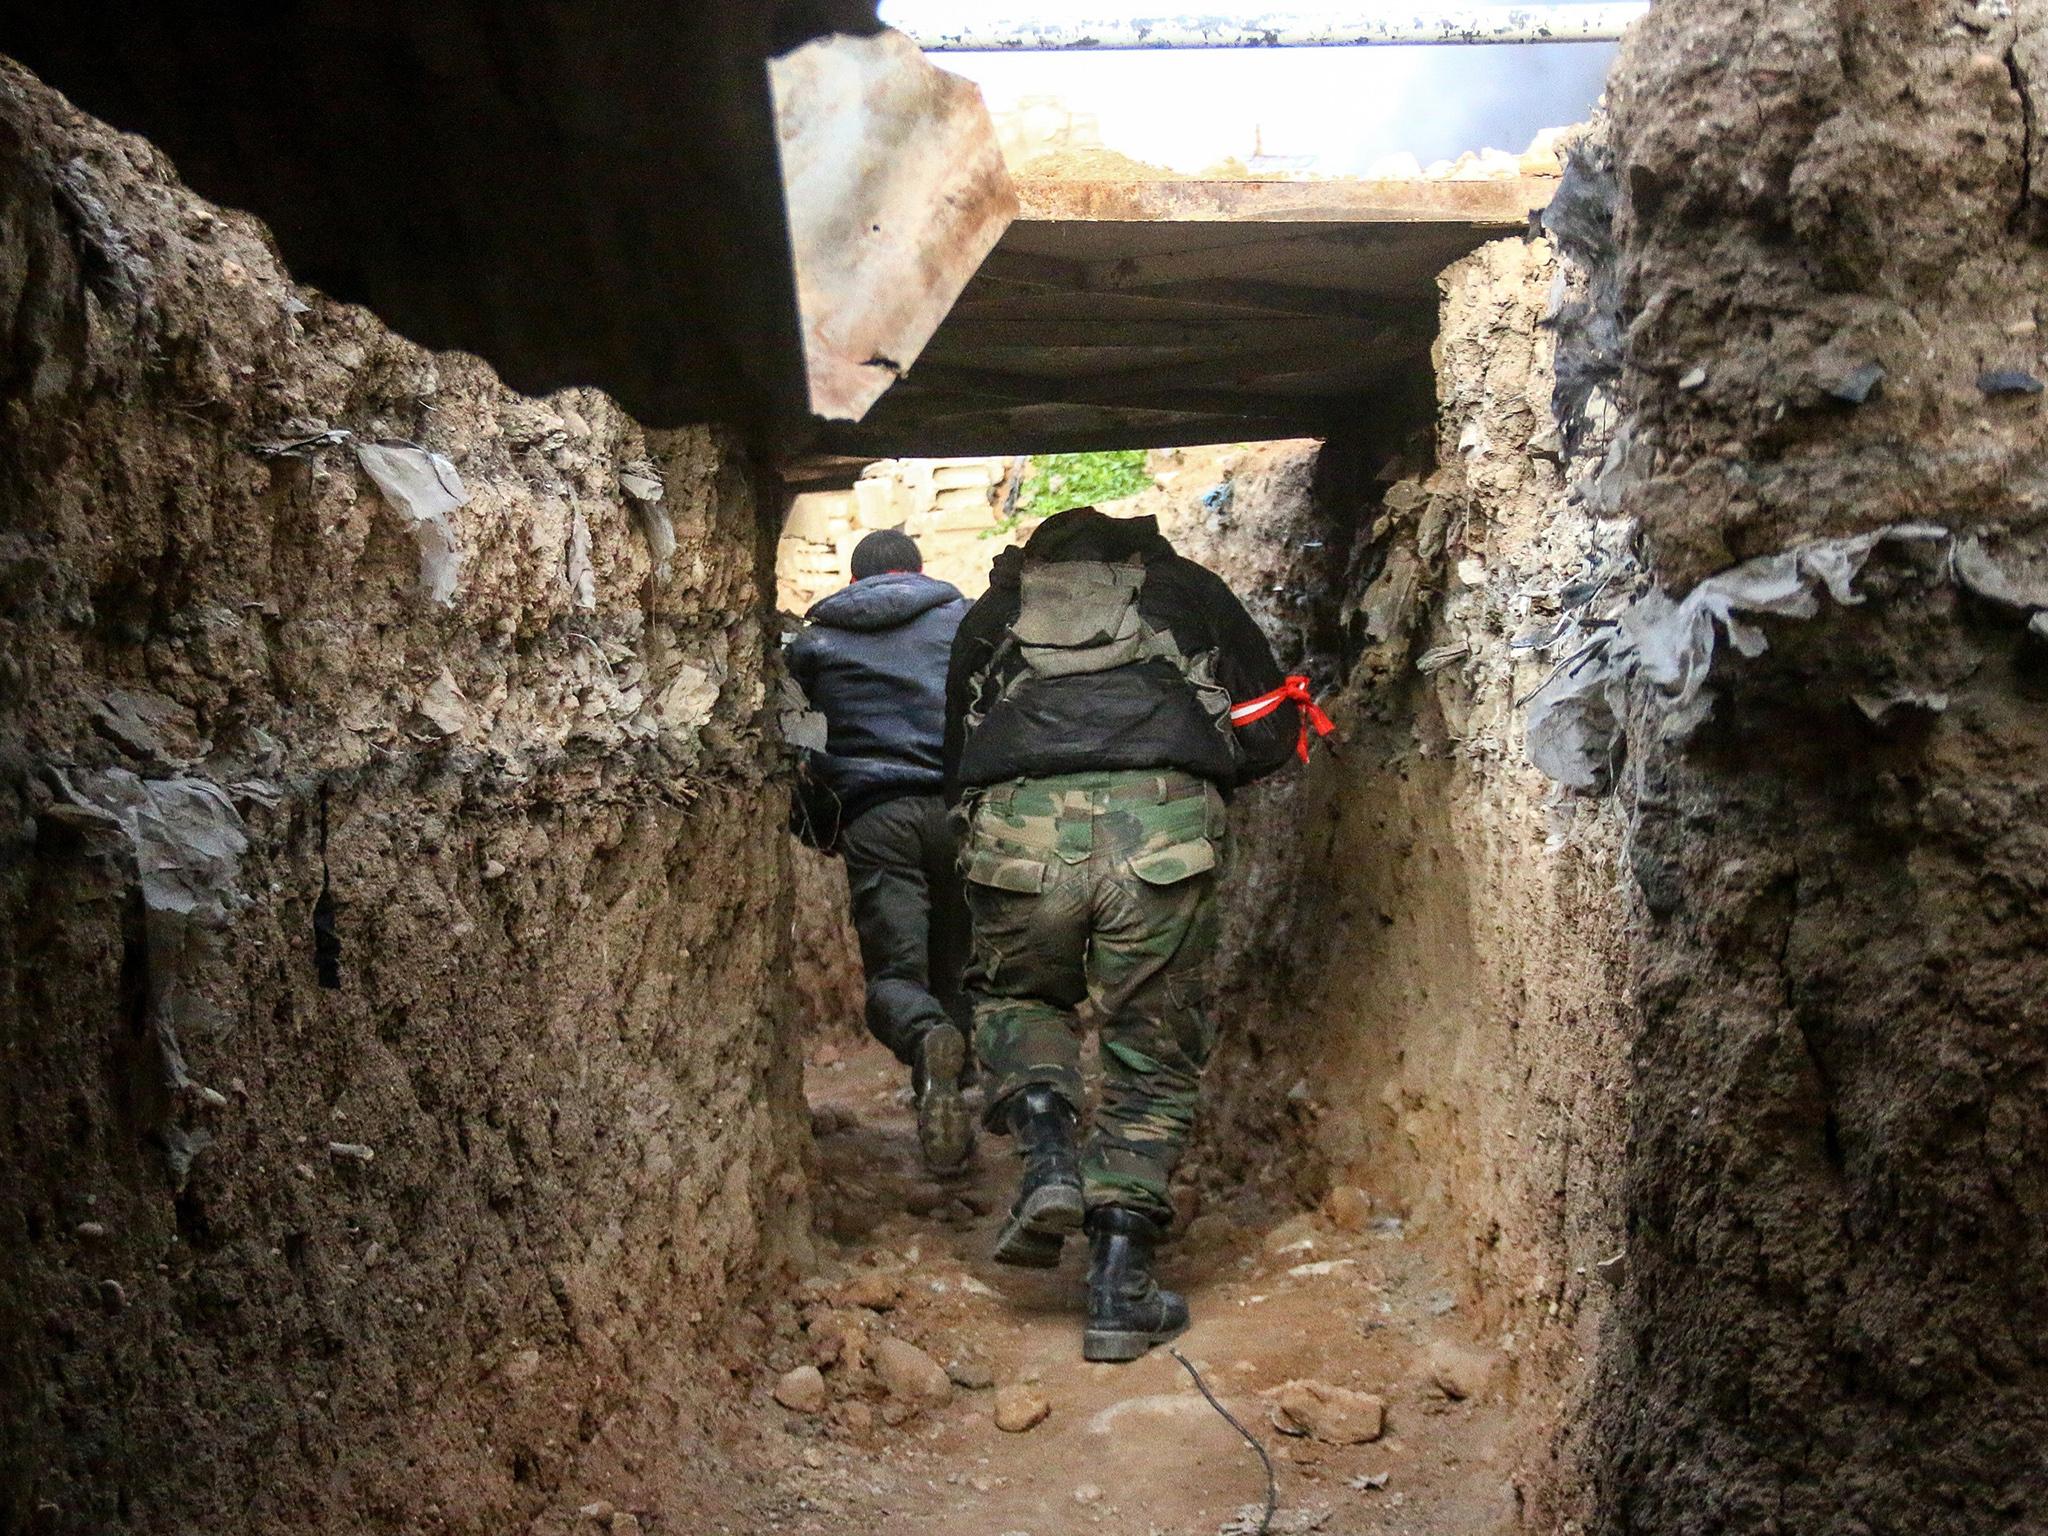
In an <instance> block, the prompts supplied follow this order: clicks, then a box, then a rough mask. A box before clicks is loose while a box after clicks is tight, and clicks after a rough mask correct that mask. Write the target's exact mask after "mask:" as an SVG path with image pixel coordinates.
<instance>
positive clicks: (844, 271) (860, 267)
mask: <svg viewBox="0 0 2048 1536" xmlns="http://www.w3.org/2000/svg"><path fill="white" fill-rule="evenodd" d="M769 77H770V84H771V87H772V89H773V92H774V98H775V123H776V136H777V138H778V140H779V143H780V149H781V156H782V181H783V194H784V199H785V202H786V205H787V208H788V213H789V226H790V243H791V247H792V256H793V259H794V264H795V268H796V289H797V308H798V311H799V313H800V315H801V318H802V325H803V340H804V366H805V372H806V375H807V379H808V384H809V391H810V407H811V411H812V413H813V414H814V415H817V416H821V417H824V418H825V419H827V420H831V421H859V420H860V419H861V418H862V417H863V416H865V415H866V414H867V411H868V408H869V407H870V406H871V405H873V404H874V403H875V401H876V400H877V399H879V398H880V397H881V395H882V393H883V392H884V391H885V390H887V389H888V388H889V386H890V385H891V384H893V383H894V382H895V381H896V378H897V376H898V375H899V374H900V373H901V372H903V370H905V369H907V368H908V367H909V366H910V365H911V364H912V363H913V362H915V361H916V359H917V355H918V353H920V352H921V351H923V350H924V344H925V343H926V342H927V341H928V340H930V338H931V335H932V332H934V331H935V330H937V329H938V327H939V322H940V321H941V320H943V319H944V318H945V317H946V312H947V311H948V310H949V309H951V308H952V307H953V301H954V300H955V299H956V298H958V297H959V295H960V290H961V289H963V288H965V287H966V286H967V281H968V279H969V278H971V277H972V276H973V275H974V273H975V269H976V268H978V267H979V266H980V265H981V262H982V258H983V257H985V256H987V255H988V253H989V252H990V251H991V250H992V249H994V247H995V244H996V242H997V241H998V240H1000V239H1001V238H1002V236H1003V231H1004V230H1005V229H1007V228H1008V227H1009V224H1010V220H1011V219H1012V218H1014V217H1015V216H1016V213H1017V194H1016V192H1015V190H1014V189H1013V188H1012V187H1011V185H1010V178H1009V174H1008V172H1006V171H1005V170H1004V168H1003V156H1002V151H1001V149H1000V148H999V147H998V145H997V143H996V135H995V129H994V127H993V125H992V124H991V123H990V121H989V116H988V111H987V109H986V108H985V107H984V106H983V105H982V100H981V92H980V90H979V89H978V88H976V87H975V86H974V85H973V84H972V83H971V82H969V81H966V80H963V79H961V78H960V77H959V76H957V75H950V74H947V73H946V72H945V71H943V70H940V69H936V68H934V67H933V66H932V65H931V64H929V63H927V62H926V61H925V59H924V56H923V55H922V54H920V53H919V52H918V50H917V45H916V44H914V43H912V42H911V41H910V39H909V38H907V37H905V36H903V34H902V33H900V32H887V31H884V32H879V33H877V34H875V35H874V36H872V37H854V36H846V35H841V36H835V37H825V38H819V39H817V40H816V41H814V42H811V43H807V44H805V45H804V46H803V47H801V48H798V49H796V50H794V51H793V52H791V53H787V54H784V55H783V56H782V57H780V58H778V59H775V60H774V61H773V62H772V63H771V65H770V67H769Z"/></svg>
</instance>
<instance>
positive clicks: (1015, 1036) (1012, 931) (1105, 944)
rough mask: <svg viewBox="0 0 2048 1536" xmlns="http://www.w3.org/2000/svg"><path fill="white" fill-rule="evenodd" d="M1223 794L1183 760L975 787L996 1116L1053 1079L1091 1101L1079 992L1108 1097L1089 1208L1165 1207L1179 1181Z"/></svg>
mask: <svg viewBox="0 0 2048 1536" xmlns="http://www.w3.org/2000/svg"><path fill="white" fill-rule="evenodd" d="M1224 836H1225V821H1224V811H1223V799H1222V796H1221V795H1219V794H1218V793H1217V792H1216V790H1215V789H1214V788H1213V787H1212V786H1210V785H1209V784H1208V783H1207V782H1205V781H1204V780H1202V779H1198V778H1195V777H1193V776H1192V775H1190V774H1185V773H1179V772H1171V771H1168V772H1105V773H1080V774H1065V775H1061V776H1059V777H1055V778H1043V779H1020V780H1017V781H1015V782H1013V783H1009V784H999V785H996V786H995V787H993V788H991V789H988V790H985V791H981V792H979V793H978V795H977V797H976V799H975V801H974V802H973V805H972V811H971V819H970V822H969V826H968V832H967V836H966V839H965V842H964V845H963V847H962V850H961V863H962V868H963V872H964V873H965V875H966V877H967V901H968V906H969V908H970V909H971V910H972V912H973V915H974V940H973V958H972V960H971V961H970V962H969V965H968V969H967V991H968V995H969V997H970V998H971V999H972V1000H973V1004H974V1043H975V1052H976V1054H977V1055H978V1056H979V1058H980V1059H981V1062H982V1066H983V1070H984V1071H985V1072H986V1073H987V1076H988V1106H989V1107H988V1117H987V1118H988V1125H989V1128H990V1129H991V1130H995V1131H1001V1130H1003V1129H1004V1128H1005V1124H1004V1121H1005V1111H1006V1108H1007V1102H1008V1100H1009V1098H1010V1096H1011V1095H1012V1094H1014V1093H1016V1092H1018V1091H1019V1090H1020V1089H1023V1088H1027V1087H1030V1086H1032V1085H1034V1084H1043V1085H1045V1086H1047V1087H1050V1088H1053V1089H1055V1090H1056V1091H1058V1092H1059V1093H1060V1094H1061V1095H1063V1096H1064V1097H1065V1098H1066V1100H1067V1102H1068V1103H1070V1104H1072V1105H1074V1106H1075V1107H1076V1108H1077V1109H1079V1108H1080V1107H1081V1105H1082V1087H1081V1023H1080V1020H1079V1018H1078V1017H1077V1016H1076V1009H1077V1008H1079V1006H1080V1005H1081V1003H1082V1002H1083V1001H1084V1000H1088V1001H1090V1002H1091V1003H1092V1005H1093V1013H1094V1016H1095V1019H1096V1021H1097V1025H1098V1028H1099V1029H1100V1031H1101V1041H1102V1073H1103V1082H1102V1103H1101V1105H1100V1106H1099V1107H1098V1109H1097V1110H1096V1113H1095V1117H1094V1125H1093V1129H1092V1130H1091V1132H1090V1134H1089V1137H1088V1141H1087V1145H1086V1147H1085V1148H1084V1149H1083V1152H1082V1178H1083V1182H1084V1184H1085V1195H1086V1199H1087V1202H1088V1205H1089V1207H1090V1208H1091V1209H1092V1208H1094V1207H1096V1206H1104V1205H1114V1206H1123V1207H1126V1208H1129V1209H1133V1210H1139V1211H1143V1212H1144V1213H1146V1214H1147V1215H1150V1216H1153V1217H1157V1218H1160V1219H1162V1220H1170V1219H1171V1217H1172V1215H1173V1207H1172V1204H1171V1202H1170V1201H1169V1200H1168V1198H1167V1188H1166V1186H1167V1179H1168V1178H1169V1176H1170V1175H1171V1174H1172V1172H1173V1168H1174V1164H1175V1163H1177V1162H1178V1161H1179V1160H1180V1154H1181V1150H1182V1148H1183V1147H1184V1146H1185V1145H1186V1143H1187V1138H1188V1133H1189V1131H1190V1130H1191V1129H1192V1128H1193V1126H1194V1119H1195V1101H1196V1097H1197V1094H1198V1092H1199V1089H1200V1085H1201V1075H1202V1067H1203V1065H1204V1064H1205V1063H1206V1062H1207V1061H1208V1059H1209V1052H1210V1050H1211V1048H1212V1047H1213V1046H1214V1044H1215V1033H1214V1031H1213V1029H1212V1028H1211V1027H1210V1024H1209V1020H1208V1016H1207V1014H1206V1013H1205V1012H1204V1011H1203V1008H1202V988H1203V970H1204V967H1205V965H1206V963H1207V961H1208V958H1209V955H1210V953H1211V951H1212V950H1213V949H1214V948H1215V944H1216V905H1215V900H1214V888H1215V882H1216V876H1215V874H1214V872H1213V871H1214V870H1215V867H1216V865H1217V863H1218V861H1219V858H1220V856H1221V854H1222V851H1223V846H1224Z"/></svg>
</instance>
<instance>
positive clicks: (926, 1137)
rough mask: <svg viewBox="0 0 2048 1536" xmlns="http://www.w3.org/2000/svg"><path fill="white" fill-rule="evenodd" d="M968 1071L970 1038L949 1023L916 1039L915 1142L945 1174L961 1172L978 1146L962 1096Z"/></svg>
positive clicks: (928, 1164) (913, 1087)
mask: <svg viewBox="0 0 2048 1536" xmlns="http://www.w3.org/2000/svg"><path fill="white" fill-rule="evenodd" d="M966 1072H967V1041H966V1038H965V1037H964V1036H963V1035H962V1034H961V1033H960V1031H959V1030H958V1029H956V1028H954V1027H953V1026H952V1025H951V1024H934V1025H933V1026H932V1027H931V1028H930V1029H928V1030H926V1031H925V1032H924V1034H923V1035H922V1036H921V1037H920V1038H919V1040H918V1042H917V1060H916V1063H915V1064H914V1065H913V1066H912V1067H911V1069H910V1088H911V1092H912V1093H913V1094H915V1095H916V1097H917V1145H918V1148H919V1150H921V1151H922V1152H923V1153H924V1164H925V1167H927V1168H929V1169H930V1170H931V1171H932V1172H933V1173H935V1174H939V1175H941V1176H942V1177H943V1176H944V1175H947V1174H954V1173H958V1172H959V1171H960V1170H961V1169H962V1168H964V1167H965V1166H966V1165H967V1158H968V1155H969V1154H970V1153H972V1152H973V1151H974V1119H973V1117H972V1116H971V1115H969V1114H968V1113H967V1105H966V1103H965V1101H963V1100H962V1099H961V1097H960V1079H961V1078H962V1077H964V1076H965V1075H966Z"/></svg>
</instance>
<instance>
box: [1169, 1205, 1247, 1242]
mask: <svg viewBox="0 0 2048 1536" xmlns="http://www.w3.org/2000/svg"><path fill="white" fill-rule="evenodd" d="M1237 1230H1238V1228H1237V1224H1236V1223H1235V1222H1233V1221H1232V1220H1231V1219H1230V1218H1229V1217H1228V1216H1226V1215H1224V1214H1223V1212H1221V1211H1204V1212H1202V1214H1201V1215H1199V1216H1197V1217H1196V1218H1195V1219H1194V1220H1193V1221H1191V1222H1189V1223H1188V1225H1187V1230H1186V1231H1185V1232H1183V1233H1182V1234H1181V1245H1182V1246H1183V1247H1184V1248H1221V1247H1223V1246H1225V1245H1226V1244H1228V1243H1229V1242H1230V1240H1231V1238H1232V1237H1234V1236H1236V1234H1237Z"/></svg>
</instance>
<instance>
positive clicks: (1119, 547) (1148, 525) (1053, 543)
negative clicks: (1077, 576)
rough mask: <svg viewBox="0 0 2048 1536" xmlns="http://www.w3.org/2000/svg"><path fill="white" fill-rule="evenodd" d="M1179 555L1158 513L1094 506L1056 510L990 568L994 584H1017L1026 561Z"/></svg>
mask: <svg viewBox="0 0 2048 1536" xmlns="http://www.w3.org/2000/svg"><path fill="white" fill-rule="evenodd" d="M1172 553H1173V545H1171V544H1170V543H1168V542H1167V540H1166V536H1165V535H1164V534H1162V533H1161V532H1160V531H1159V519H1158V518H1156V517H1111V516H1110V515H1109V514H1108V513H1107V512H1099V511H1097V510H1096V509H1095V508H1094V507H1071V508H1069V509H1068V510H1067V511H1065V512H1055V513H1054V514H1053V515H1052V516H1051V517H1048V518H1047V519H1046V520H1045V521H1044V522H1042V523H1040V524H1039V525H1038V531H1037V532H1035V533H1033V534H1032V535H1031V537H1030V538H1029V539H1027V540H1026V541H1025V543H1024V545H1023V547H1022V548H1019V549H1006V550H1004V551H1003V552H1002V553H1001V554H1000V555H997V556H996V559H995V564H994V565H992V566H990V567H989V573H988V578H989V585H990V586H992V587H1014V586H1016V585H1017V584H1018V583H1019V582H1020V581H1021V579H1022V573H1023V570H1024V562H1025V561H1026V560H1034V561H1037V560H1043V561H1054V560H1102V561H1106V562H1108V563H1110V564H1115V563H1116V562H1118V561H1121V560H1128V559H1130V558H1131V556H1133V555H1143V556H1144V557H1145V558H1146V559H1148V560H1151V559H1157V558H1159V557H1160V556H1163V555H1170V554H1172Z"/></svg>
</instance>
